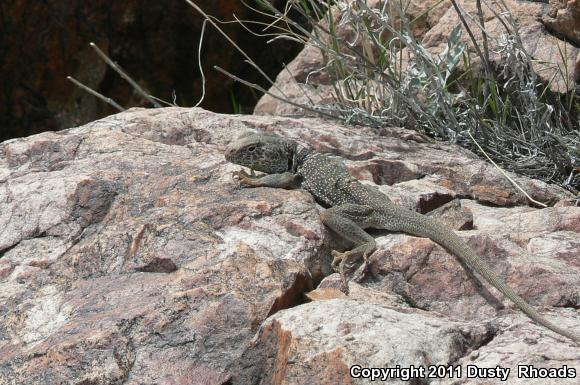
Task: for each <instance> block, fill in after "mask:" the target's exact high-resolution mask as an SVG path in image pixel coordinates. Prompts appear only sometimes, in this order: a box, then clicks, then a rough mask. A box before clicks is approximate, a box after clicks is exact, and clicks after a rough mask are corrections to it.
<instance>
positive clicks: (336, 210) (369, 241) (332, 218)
mask: <svg viewBox="0 0 580 385" xmlns="http://www.w3.org/2000/svg"><path fill="white" fill-rule="evenodd" d="M375 216H376V213H375V210H374V209H373V208H371V207H369V206H365V205H357V204H344V205H340V206H336V207H332V208H330V209H328V210H325V211H323V212H322V214H321V219H322V222H323V223H324V224H325V225H326V226H328V227H329V228H330V229H331V230H332V231H334V232H335V233H337V234H338V235H340V236H341V237H343V238H346V239H348V240H350V241H351V242H353V243H354V244H355V247H354V248H353V249H352V250H349V251H345V252H343V253H340V252H338V251H336V250H333V251H332V256H333V257H334V260H333V261H332V266H333V267H334V268H335V269H336V268H337V265H338V271H339V273H340V277H341V280H342V289H343V291H344V292H345V293H347V294H348V281H347V279H346V273H345V271H344V270H345V266H346V264H347V262H348V261H349V260H351V259H356V258H360V257H361V256H362V257H363V259H364V263H365V266H366V264H367V259H368V257H369V256H370V255H371V254H372V253H373V252H374V251H375V250H376V249H377V244H376V242H375V239H374V238H373V237H372V236H370V235H369V234H368V233H367V232H366V231H364V228H366V227H370V226H372V225H373V224H374V223H375V222H376V221H375Z"/></svg>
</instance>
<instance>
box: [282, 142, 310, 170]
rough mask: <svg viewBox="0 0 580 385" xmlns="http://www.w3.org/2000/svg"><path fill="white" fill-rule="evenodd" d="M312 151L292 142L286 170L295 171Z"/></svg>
mask: <svg viewBox="0 0 580 385" xmlns="http://www.w3.org/2000/svg"><path fill="white" fill-rule="evenodd" d="M313 153H314V151H313V150H311V149H309V148H307V147H304V146H302V145H301V144H298V143H292V151H291V156H290V157H289V159H288V171H290V172H292V173H296V171H297V170H298V168H299V167H300V166H302V165H303V164H304V162H305V161H306V159H308V157H309V156H310V155H312V154H313Z"/></svg>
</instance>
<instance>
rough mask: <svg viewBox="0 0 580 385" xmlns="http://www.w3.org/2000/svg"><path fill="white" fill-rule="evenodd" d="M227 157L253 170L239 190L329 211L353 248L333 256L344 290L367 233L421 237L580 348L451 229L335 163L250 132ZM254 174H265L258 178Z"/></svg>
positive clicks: (240, 175) (369, 249) (324, 215)
mask: <svg viewBox="0 0 580 385" xmlns="http://www.w3.org/2000/svg"><path fill="white" fill-rule="evenodd" d="M225 158H226V160H227V161H229V162H231V163H235V164H238V165H241V166H244V167H247V168H249V169H250V170H251V174H248V173H247V172H246V171H243V170H240V171H235V172H233V173H232V176H233V177H234V178H236V179H238V180H239V181H240V183H241V184H243V185H248V186H252V187H275V188H285V189H294V188H303V189H305V190H307V191H308V192H310V193H311V194H312V195H313V196H314V198H315V199H316V201H318V202H319V203H321V204H322V205H323V206H325V207H328V208H327V209H325V210H324V211H322V212H321V214H320V216H321V220H322V222H323V223H324V225H325V226H327V227H328V228H330V229H331V230H332V231H334V232H335V233H337V234H338V235H339V236H341V237H343V238H346V239H348V240H350V241H351V242H353V243H354V248H353V249H351V250H349V251H346V252H338V251H336V250H334V251H332V256H333V257H334V260H333V262H332V266H333V267H335V268H336V267H337V265H338V269H339V272H340V275H341V279H342V281H343V286H344V285H346V283H345V282H346V278H345V273H344V266H345V264H346V263H347V260H349V259H354V258H359V259H360V257H361V256H362V257H363V259H364V261H365V263H366V262H367V260H368V257H369V256H370V255H371V254H372V253H373V252H374V251H375V250H376V249H377V245H376V242H375V240H374V238H373V237H372V236H371V235H370V234H368V233H367V232H366V231H365V229H367V228H375V229H383V230H387V231H391V232H404V233H408V234H411V235H414V236H419V237H425V238H429V239H431V240H432V241H434V242H435V243H437V244H439V245H441V246H442V247H443V248H445V249H447V250H448V251H449V252H450V253H452V254H453V255H455V256H456V257H457V258H459V260H460V261H462V262H463V263H464V264H466V265H467V266H468V267H470V268H471V269H472V270H474V271H475V272H477V273H478V274H479V275H481V276H482V277H483V278H484V279H485V280H486V281H487V282H488V283H489V284H491V285H492V286H494V287H495V288H496V289H498V290H499V291H500V292H501V293H502V294H503V295H505V296H506V297H507V298H509V299H510V300H511V301H512V302H513V303H514V304H515V305H516V306H517V307H518V308H519V309H520V310H521V311H523V312H524V313H525V314H526V315H527V316H528V317H530V318H531V319H532V320H534V321H535V322H537V323H538V324H540V325H542V326H544V327H546V328H548V329H550V330H552V331H553V332H556V333H558V334H560V335H562V336H564V337H567V338H569V339H571V340H573V341H574V342H575V343H576V344H577V345H580V336H578V335H576V334H574V333H573V332H570V331H568V330H565V329H563V328H561V327H559V326H556V325H554V324H553V323H552V322H550V321H548V320H547V319H546V318H544V317H543V316H541V315H540V314H539V313H538V311H537V310H536V309H534V308H533V307H532V306H531V305H529V304H528V303H527V302H526V301H525V300H524V299H523V298H522V297H520V296H519V295H518V294H517V293H516V292H515V291H514V290H513V289H512V288H511V287H510V286H508V285H507V284H506V283H505V282H504V281H503V280H502V279H501V278H500V277H499V276H498V275H497V274H496V273H495V272H494V271H493V270H492V269H491V267H490V266H489V265H488V264H487V263H486V262H485V261H484V260H482V259H481V258H480V257H479V256H478V255H477V253H476V252H475V251H473V249H472V248H471V247H470V246H469V245H467V243H466V242H465V241H463V240H462V239H461V238H460V237H459V236H458V235H457V234H455V232H454V231H453V230H451V229H450V228H448V227H446V226H445V225H443V224H442V223H441V222H440V221H438V220H436V219H434V218H430V217H427V216H425V215H423V214H420V213H418V212H415V211H412V210H408V209H406V208H404V207H401V206H399V205H397V204H395V203H393V202H392V201H391V200H390V199H389V198H388V197H387V196H386V195H385V194H383V193H382V192H381V191H380V190H379V189H377V188H375V187H373V186H369V185H364V184H362V183H361V182H360V181H359V180H357V179H356V178H354V177H353V176H352V175H351V174H350V173H349V172H348V170H347V169H346V166H345V165H344V163H342V162H340V161H339V160H337V159H333V158H331V157H329V156H328V155H325V154H322V153H318V152H316V151H314V150H312V149H309V148H307V147H305V146H303V145H301V144H298V143H297V142H295V141H291V140H287V139H285V138H283V137H281V136H279V135H276V134H272V133H254V132H248V133H246V134H243V135H242V136H240V137H239V138H238V139H235V140H233V141H232V142H231V143H230V144H229V145H228V146H227V148H226V151H225ZM254 171H259V172H262V173H264V175H261V176H258V175H256V174H255V173H254ZM346 288H348V286H347V285H346Z"/></svg>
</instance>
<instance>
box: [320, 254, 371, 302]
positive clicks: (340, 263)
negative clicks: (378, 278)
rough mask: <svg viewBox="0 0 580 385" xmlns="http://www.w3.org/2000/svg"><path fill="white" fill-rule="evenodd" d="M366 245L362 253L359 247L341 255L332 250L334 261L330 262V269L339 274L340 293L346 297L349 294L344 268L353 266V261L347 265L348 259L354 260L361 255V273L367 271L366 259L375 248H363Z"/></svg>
mask: <svg viewBox="0 0 580 385" xmlns="http://www.w3.org/2000/svg"><path fill="white" fill-rule="evenodd" d="M365 246H366V245H363V247H364V251H363V250H361V247H357V248H355V249H353V250H350V251H345V252H344V253H341V252H339V251H336V250H333V251H332V253H331V254H332V256H333V257H334V259H333V260H332V264H331V265H332V268H333V269H334V271H337V270H338V272H339V273H340V278H341V281H342V285H341V286H342V287H341V291H342V292H344V293H345V294H346V295H348V292H349V288H348V280H347V278H346V271H345V268H346V267H347V265H348V268H351V267H352V266H353V265H354V261H353V262H352V263H349V259H352V258H356V257H360V255H361V254H362V257H363V260H364V262H363V265H364V267H363V273H364V272H366V271H367V269H368V257H369V256H370V255H371V254H372V253H373V252H374V251H375V249H376V247H365Z"/></svg>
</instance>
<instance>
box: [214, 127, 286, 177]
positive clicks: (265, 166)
mask: <svg viewBox="0 0 580 385" xmlns="http://www.w3.org/2000/svg"><path fill="white" fill-rule="evenodd" d="M292 154H293V152H292V144H291V142H289V141H287V140H286V139H284V138H282V137H280V136H278V135H275V134H268V133H249V134H245V135H242V136H240V137H239V138H238V139H236V140H234V141H233V142H231V143H230V144H229V146H228V148H227V149H226V152H225V156H226V159H227V160H228V161H230V162H232V163H235V164H239V165H240V166H245V167H248V168H251V169H252V170H256V171H260V172H264V173H266V174H277V173H283V172H286V171H289V170H290V168H291V167H292V156H293V155H292Z"/></svg>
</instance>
